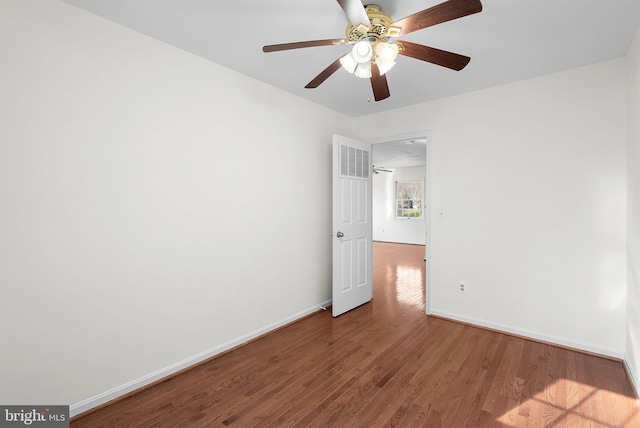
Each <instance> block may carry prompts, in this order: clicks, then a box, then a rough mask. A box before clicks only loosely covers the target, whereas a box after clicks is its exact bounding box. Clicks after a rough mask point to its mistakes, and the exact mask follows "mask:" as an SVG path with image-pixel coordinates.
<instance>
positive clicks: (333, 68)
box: [305, 58, 342, 89]
mask: <svg viewBox="0 0 640 428" xmlns="http://www.w3.org/2000/svg"><path fill="white" fill-rule="evenodd" d="M341 66H342V65H341V64H340V58H338V59H337V60H335V61H334V62H332V63H331V65H329V67H327V68H325V69H324V70H322V72H321V73H320V74H318V75H317V76H316V77H315V79H313V80H312V81H311V82H309V83H307V86H305V88H307V89H313V88H317V87H318V86H320V85H321V84H322V82H324V81H325V80H327V79H328V78H329V77H330V76H331V75H332V74H333V73H335V72H336V71H338V69H339V68H340V67H341Z"/></svg>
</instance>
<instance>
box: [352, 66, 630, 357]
mask: <svg viewBox="0 0 640 428" xmlns="http://www.w3.org/2000/svg"><path fill="white" fill-rule="evenodd" d="M625 64H626V63H625V60H624V59H619V60H614V61H609V62H604V63H599V64H595V65H592V66H588V67H584V68H579V69H574V70H569V71H565V72H561V73H557V74H552V75H548V76H544V77H540V78H536V79H531V80H526V81H521V82H517V83H513V84H509V85H504V86H500V87H495V88H491V89H487V90H483V91H478V92H474V93H469V94H465V95H461V96H457V97H452V98H447V99H442V100H437V101H433V102H429V103H425V104H421V105H417V106H413V107H408V108H404V109H399V110H396V111H392V112H387V113H385V114H384V115H371V116H366V117H362V118H359V119H357V120H356V121H355V124H356V129H359V130H361V132H362V133H361V135H360V137H361V138H374V137H380V136H384V135H395V134H403V133H407V132H412V131H415V130H419V129H429V130H430V131H431V137H432V138H431V140H430V141H431V146H430V158H431V162H430V164H431V171H430V181H431V195H430V202H431V207H430V209H431V216H432V218H435V217H434V215H435V212H437V211H439V210H443V211H445V212H446V215H447V218H446V220H443V221H436V220H434V221H433V222H432V226H431V229H432V230H431V245H432V251H431V254H432V256H431V263H430V269H431V286H432V289H431V308H432V310H433V312H434V313H435V314H440V315H445V316H449V317H452V318H457V319H462V320H466V321H472V322H477V323H480V324H484V325H487V326H490V327H496V328H502V329H504V330H508V331H513V332H516V333H521V334H527V335H530V336H534V337H538V338H541V339H545V340H551V341H554V342H557V343H564V344H567V345H570V346H578V347H581V348H583V349H589V350H594V351H596V352H603V353H607V354H610V355H614V356H618V357H620V356H622V355H623V354H624V350H625V333H624V332H625V319H626V318H625V317H626V315H625V313H626V310H625V210H626V208H625V139H626V127H625V122H626V121H625V118H626V113H625V112H626V103H625ZM383 116H384V120H382V117H383ZM459 281H466V282H467V285H468V292H467V294H460V293H458V292H457V290H456V285H457V283H458V282H459Z"/></svg>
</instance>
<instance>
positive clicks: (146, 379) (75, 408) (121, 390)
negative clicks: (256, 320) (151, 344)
mask: <svg viewBox="0 0 640 428" xmlns="http://www.w3.org/2000/svg"><path fill="white" fill-rule="evenodd" d="M329 305H331V300H327V301H325V302H322V303H320V304H318V305H315V306H312V307H310V308H308V309H305V310H303V311H300V312H298V313H296V314H293V315H290V316H288V317H286V318H283V319H281V320H279V321H276V322H274V323H271V324H269V325H266V326H264V327H262V328H259V329H257V330H254V331H252V332H250V333H247V334H244V335H242V336H240V337H237V338H235V339H232V340H229V341H228V342H225V343H223V344H221V345H218V346H216V347H213V348H211V349H208V350H206V351H204V352H200V353H199V354H196V355H194V356H192V357H189V358H186V359H184V360H182V361H178V362H177V363H174V364H171V365H170V366H167V367H164V368H162V369H160V370H156V371H155V372H153V373H149V374H147V375H145V376H142V377H140V378H138V379H135V380H132V381H131V382H127V383H125V384H124V385H120V386H117V387H115V388H113V389H110V390H109V391H106V392H103V393H101V394H98V395H96V396H94V397H90V398H87V399H86V400H82V401H80V402H79V403H76V404H72V405H71V406H70V407H69V412H70V416H71V417H73V416H76V415H79V414H80V413H83V412H86V411H87V410H90V409H92V408H94V407H97V406H99V405H101V404H105V403H108V402H109V401H111V400H114V399H116V398H118V397H121V396H123V395H125V394H128V393H130V392H132V391H135V390H136V389H139V388H142V387H144V386H147V385H149V384H151V383H153V382H156V381H158V380H160V379H163V378H165V377H167V376H171V375H172V374H174V373H177V372H179V371H180V370H184V369H186V368H188V367H190V366H193V365H195V364H198V363H200V362H202V361H205V360H207V359H209V358H211V357H215V356H216V355H218V354H220V353H222V352H225V351H228V350H229V349H232V348H235V347H236V346H239V345H242V344H245V343H247V342H248V341H250V340H253V339H255V338H257V337H259V336H262V335H264V334H267V333H269V332H271V331H273V330H275V329H277V328H280V327H282V326H284V325H286V324H289V323H291V322H293V321H296V320H299V319H300V318H303V317H305V316H307V315H310V314H312V313H314V312H317V311H320V310H326V307H327V306H329Z"/></svg>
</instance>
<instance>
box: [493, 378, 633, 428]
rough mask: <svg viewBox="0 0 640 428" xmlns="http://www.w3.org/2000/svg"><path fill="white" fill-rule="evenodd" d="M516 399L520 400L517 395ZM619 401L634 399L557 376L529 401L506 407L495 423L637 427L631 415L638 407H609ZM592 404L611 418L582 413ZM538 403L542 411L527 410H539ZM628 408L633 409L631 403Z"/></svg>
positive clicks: (613, 427) (616, 427)
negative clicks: (633, 423)
mask: <svg viewBox="0 0 640 428" xmlns="http://www.w3.org/2000/svg"><path fill="white" fill-rule="evenodd" d="M514 398H516V397H514ZM517 401H520V400H519V398H518V399H517ZM619 401H622V402H624V401H630V402H633V401H635V399H634V398H632V397H629V396H626V395H623V394H618V393H616V392H613V391H604V390H602V389H599V388H596V387H594V386H591V385H586V384H583V383H580V382H576V381H572V380H569V379H559V380H557V381H556V382H554V383H553V384H550V385H547V386H546V387H545V388H544V390H542V391H540V392H539V393H537V394H536V395H535V396H533V397H532V398H530V399H529V400H526V401H523V402H522V403H520V405H518V406H515V407H513V408H511V409H509V410H508V411H507V412H505V413H504V414H502V415H501V416H500V417H499V418H497V419H496V422H499V423H501V424H502V425H503V426H505V427H521V426H531V425H532V424H533V425H535V426H538V425H539V426H567V427H573V426H597V427H608V428H620V427H627V426H638V425H632V424H630V423H631V422H632V420H633V419H634V418H638V415H639V414H640V408H637V409H636V410H635V411H633V412H630V411H628V410H623V411H620V410H619V409H617V408H610V404H611V403H612V402H619ZM562 403H564V404H562ZM593 403H596V405H597V404H599V407H602V408H603V409H605V408H607V409H608V410H609V412H610V414H611V416H612V418H611V419H612V420H602V418H600V419H597V418H593V417H591V416H585V413H591V412H590V410H589V408H590V406H592V405H593ZM540 405H542V409H543V410H542V412H539V413H538V414H532V413H530V412H529V409H540V408H541V406H540ZM630 407H632V408H633V406H630Z"/></svg>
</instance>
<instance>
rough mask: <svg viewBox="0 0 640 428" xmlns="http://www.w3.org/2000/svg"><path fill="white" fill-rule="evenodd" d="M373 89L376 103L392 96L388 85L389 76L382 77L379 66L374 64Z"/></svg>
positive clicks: (372, 66)
mask: <svg viewBox="0 0 640 428" xmlns="http://www.w3.org/2000/svg"><path fill="white" fill-rule="evenodd" d="M371 88H372V89H373V97H374V98H375V100H376V101H382V100H384V99H385V98H389V97H390V96H391V93H390V92H389V85H388V84H387V76H386V75H384V74H383V75H382V76H380V70H379V69H378V65H377V64H376V63H374V62H372V63H371Z"/></svg>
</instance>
